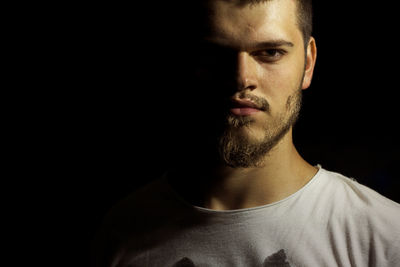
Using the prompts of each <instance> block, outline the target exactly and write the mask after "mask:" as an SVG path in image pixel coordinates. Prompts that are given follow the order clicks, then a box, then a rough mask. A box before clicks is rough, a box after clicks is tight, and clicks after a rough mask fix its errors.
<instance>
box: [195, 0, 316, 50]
mask: <svg viewBox="0 0 400 267" xmlns="http://www.w3.org/2000/svg"><path fill="white" fill-rule="evenodd" d="M209 1H210V0H197V2H200V3H202V4H203V8H205V9H207V8H206V5H207V3H208V2H209ZM211 1H213V0H211ZM222 1H229V2H233V3H235V4H237V5H240V6H243V5H252V4H253V5H254V4H258V3H262V2H267V1H279V0H222ZM293 1H296V3H297V23H298V27H299V29H300V31H301V32H302V34H303V40H304V45H305V47H307V44H308V41H309V40H310V37H311V34H312V20H313V15H312V0H293ZM203 15H204V13H203ZM203 19H204V17H203Z"/></svg>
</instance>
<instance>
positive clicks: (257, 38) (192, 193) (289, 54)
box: [174, 0, 317, 210]
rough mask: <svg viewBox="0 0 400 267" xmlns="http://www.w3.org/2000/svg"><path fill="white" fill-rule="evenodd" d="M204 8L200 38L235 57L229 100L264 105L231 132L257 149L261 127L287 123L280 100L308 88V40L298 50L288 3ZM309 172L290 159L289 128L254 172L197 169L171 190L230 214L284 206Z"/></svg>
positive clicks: (312, 54)
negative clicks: (244, 98) (206, 16)
mask: <svg viewBox="0 0 400 267" xmlns="http://www.w3.org/2000/svg"><path fill="white" fill-rule="evenodd" d="M210 8H211V10H212V12H211V16H210V21H209V22H210V31H209V33H208V34H207V36H206V38H205V39H206V40H207V41H208V42H210V43H212V44H215V45H218V46H220V47H224V48H226V49H229V50H231V51H235V57H236V67H237V69H236V72H235V73H236V75H235V77H232V79H235V82H236V85H237V90H236V92H234V94H233V95H232V97H234V98H235V97H238V96H239V95H240V93H245V94H247V95H253V96H256V97H258V98H263V99H265V100H267V101H268V104H269V110H268V111H267V112H258V113H255V114H252V115H250V116H251V119H252V123H251V124H249V125H248V126H246V127H239V128H237V129H235V131H236V132H235V134H237V135H240V136H242V137H244V138H245V139H246V140H247V141H248V142H258V141H260V140H262V138H263V137H264V136H265V129H266V128H268V127H272V128H273V127H276V125H279V123H282V120H284V119H286V118H288V116H289V115H290V109H288V106H287V102H288V98H290V97H291V96H293V95H295V94H296V91H298V90H299V89H302V90H304V89H307V88H308V87H309V86H310V83H311V80H312V76H313V70H314V66H315V61H316V54H317V52H316V44H315V40H314V39H313V38H311V39H310V41H309V42H308V45H307V47H306V49H305V47H304V40H303V36H302V33H301V31H300V29H299V27H298V25H297V22H296V3H295V1H293V0H272V1H267V2H265V3H259V4H255V5H244V6H237V5H235V4H233V3H232V2H231V1H222V0H217V1H211V3H210ZM305 53H307V54H305ZM303 75H304V77H303ZM204 77H205V79H207V78H210V77H209V76H207V75H205V76H204ZM204 77H203V78H204ZM211 78H212V77H211ZM211 78H210V79H211ZM192 168H196V165H194V166H192ZM192 172H193V171H192ZM316 172H317V168H315V167H313V166H311V165H310V164H309V163H307V162H306V161H305V160H304V159H303V158H302V157H301V156H300V155H299V153H298V152H297V150H296V148H295V146H294V144H293V138H292V128H290V130H289V131H288V132H287V134H286V135H285V136H284V137H283V138H282V139H281V140H280V141H279V143H278V144H277V145H276V146H274V147H273V149H272V150H270V151H269V152H268V153H267V154H266V155H265V156H264V157H263V158H262V159H261V161H260V163H259V164H258V166H251V167H246V168H243V167H230V166H227V165H225V164H219V165H218V166H216V167H213V168H212V169H207V168H206V170H204V166H201V167H200V164H199V166H198V167H197V171H196V169H195V171H194V172H193V173H199V175H198V176H199V177H198V178H196V179H192V180H190V181H187V182H180V183H179V184H175V185H174V186H175V188H176V190H177V191H178V192H179V193H180V194H181V195H182V196H183V197H184V198H185V199H186V200H188V201H189V202H191V203H192V204H195V205H198V206H201V207H205V208H209V209H213V210H233V209H243V208H251V207H257V206H262V205H266V204H270V203H273V202H276V201H279V200H281V199H284V198H285V197H288V196H289V195H291V194H293V193H295V192H296V191H298V190H299V189H300V188H301V187H303V186H304V185H305V184H306V183H307V182H308V181H309V180H310V179H312V177H313V176H314V175H315V174H316ZM204 177H208V178H207V179H205V178H204ZM186 180H187V179H186Z"/></svg>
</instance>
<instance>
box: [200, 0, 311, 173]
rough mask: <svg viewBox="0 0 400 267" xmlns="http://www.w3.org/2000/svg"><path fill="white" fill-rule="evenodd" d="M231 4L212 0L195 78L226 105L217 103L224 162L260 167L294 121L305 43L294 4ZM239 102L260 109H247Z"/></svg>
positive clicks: (303, 84) (274, 0) (281, 0)
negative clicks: (247, 103) (220, 118)
mask: <svg viewBox="0 0 400 267" xmlns="http://www.w3.org/2000/svg"><path fill="white" fill-rule="evenodd" d="M233 2H235V1H224V0H217V1H210V4H209V7H210V11H211V12H210V16H209V27H208V30H207V33H206V35H205V38H204V43H203V44H202V46H201V51H202V54H201V58H200V59H199V63H198V69H197V75H198V79H199V80H200V81H201V86H202V87H204V88H205V89H212V92H211V94H210V95H211V96H212V95H223V97H225V99H226V100H227V101H226V105H223V104H222V103H221V107H223V108H221V109H222V111H223V114H224V115H223V118H224V123H223V124H224V128H223V130H222V132H221V134H220V135H219V136H218V139H219V140H218V145H219V148H218V149H219V152H220V153H219V154H220V156H221V158H222V160H223V162H225V164H227V165H229V166H231V167H250V166H259V163H260V160H261V159H262V158H263V156H265V155H266V154H267V153H268V152H269V151H270V150H271V149H272V148H273V147H274V146H275V145H276V144H277V143H278V142H279V140H281V138H282V137H283V136H285V134H286V133H287V132H288V131H289V130H290V129H291V126H292V125H293V124H294V122H295V121H296V119H297V116H298V113H299V110H300V106H301V89H305V88H307V87H308V85H309V82H310V81H309V79H307V80H306V81H305V80H304V79H303V77H304V73H305V49H304V41H303V37H302V33H301V31H300V29H299V27H298V25H297V21H296V17H297V13H296V12H297V10H296V3H295V1H293V0H271V1H267V2H265V3H259V4H254V5H249V4H247V5H237V4H234V3H233ZM310 79H311V78H310ZM238 99H241V100H245V101H250V102H253V104H255V106H256V107H257V108H258V109H255V110H254V109H249V108H246V107H245V105H246V104H245V105H244V106H243V105H242V104H243V103H238V102H235V100H238ZM230 100H233V101H234V103H233V104H232V103H231V102H230ZM239 102H240V101H239ZM225 112H226V113H225ZM221 114H222V113H221Z"/></svg>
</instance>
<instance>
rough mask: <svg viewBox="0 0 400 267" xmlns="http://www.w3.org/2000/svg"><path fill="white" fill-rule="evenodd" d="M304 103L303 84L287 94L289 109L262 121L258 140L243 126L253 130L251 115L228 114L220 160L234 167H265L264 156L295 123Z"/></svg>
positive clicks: (220, 145)
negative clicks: (250, 135) (261, 132)
mask: <svg viewBox="0 0 400 267" xmlns="http://www.w3.org/2000/svg"><path fill="white" fill-rule="evenodd" d="M301 103H302V90H301V88H300V89H298V90H296V92H295V93H294V94H292V95H290V96H289V97H288V99H287V101H286V110H284V111H282V112H281V113H280V114H278V115H277V116H275V118H272V119H271V121H269V122H268V123H265V124H264V125H263V127H262V131H263V136H262V138H261V139H259V140H253V139H252V138H249V136H247V135H246V134H243V133H242V130H243V128H248V129H247V130H250V127H251V124H252V123H253V122H254V120H253V119H252V118H251V117H246V116H234V115H232V114H229V115H227V118H226V125H225V129H224V131H223V132H222V134H221V135H220V136H219V138H218V154H219V158H220V160H221V161H222V162H221V163H222V164H224V165H227V166H230V167H232V168H249V167H262V166H263V159H264V158H265V157H266V156H267V155H268V153H269V152H270V151H271V150H272V149H273V148H274V147H275V146H276V145H277V144H278V143H279V141H280V140H282V138H283V137H284V136H285V135H286V134H287V133H288V132H289V130H290V129H291V128H292V127H293V125H294V124H295V123H296V121H297V119H298V117H299V113H300V109H301ZM267 111H268V110H267Z"/></svg>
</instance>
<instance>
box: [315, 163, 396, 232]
mask: <svg viewBox="0 0 400 267" xmlns="http://www.w3.org/2000/svg"><path fill="white" fill-rule="evenodd" d="M323 178H324V179H325V183H324V186H325V187H326V189H324V190H326V192H322V193H321V195H323V198H324V199H325V200H326V202H329V203H330V206H329V207H330V210H331V213H330V216H331V219H330V221H331V222H337V223H340V224H346V225H358V226H360V228H359V229H365V230H366V231H375V232H376V233H382V234H383V235H385V236H390V235H394V236H397V237H400V223H399V222H400V204H398V203H396V202H394V201H392V200H390V199H388V198H386V197H385V196H383V195H381V194H380V193H378V192H377V191H375V190H373V189H371V188H369V187H367V186H365V185H362V184H361V183H359V182H357V180H355V179H353V178H349V177H346V176H344V175H342V174H339V173H336V172H331V171H326V170H324V171H323ZM324 193H326V194H324ZM361 226H365V227H361Z"/></svg>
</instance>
